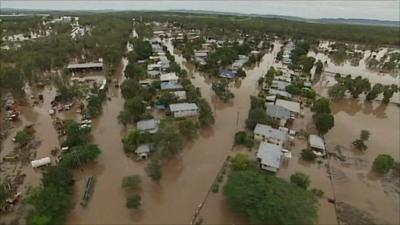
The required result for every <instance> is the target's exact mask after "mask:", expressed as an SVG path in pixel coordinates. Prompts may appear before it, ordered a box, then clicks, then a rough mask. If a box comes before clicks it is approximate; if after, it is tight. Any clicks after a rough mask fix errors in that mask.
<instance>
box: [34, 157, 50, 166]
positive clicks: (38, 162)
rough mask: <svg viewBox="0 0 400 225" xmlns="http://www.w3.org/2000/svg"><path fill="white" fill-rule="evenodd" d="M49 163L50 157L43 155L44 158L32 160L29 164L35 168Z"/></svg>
mask: <svg viewBox="0 0 400 225" xmlns="http://www.w3.org/2000/svg"><path fill="white" fill-rule="evenodd" d="M50 163H51V160H50V157H45V158H41V159H37V160H33V161H32V162H31V165H32V167H33V168H36V167H40V166H44V165H47V164H50Z"/></svg>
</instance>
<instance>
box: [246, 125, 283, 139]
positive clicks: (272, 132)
mask: <svg viewBox="0 0 400 225" xmlns="http://www.w3.org/2000/svg"><path fill="white" fill-rule="evenodd" d="M254 134H260V135H262V136H265V137H266V138H274V139H277V140H281V141H286V140H287V132H286V131H283V130H278V129H274V128H272V127H271V126H268V125H264V124H260V123H257V125H256V128H254Z"/></svg>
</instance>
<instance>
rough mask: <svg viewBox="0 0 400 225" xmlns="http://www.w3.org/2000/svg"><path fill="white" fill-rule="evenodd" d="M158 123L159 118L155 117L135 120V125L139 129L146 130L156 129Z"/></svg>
mask: <svg viewBox="0 0 400 225" xmlns="http://www.w3.org/2000/svg"><path fill="white" fill-rule="evenodd" d="M159 124H160V120H156V119H149V120H140V121H138V122H137V124H136V127H137V128H138V129H139V130H140V131H146V130H153V129H158V125H159Z"/></svg>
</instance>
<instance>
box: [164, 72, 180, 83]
mask: <svg viewBox="0 0 400 225" xmlns="http://www.w3.org/2000/svg"><path fill="white" fill-rule="evenodd" d="M178 79H179V77H177V76H176V74H175V73H166V74H161V75H160V80H161V82H163V81H170V80H178Z"/></svg>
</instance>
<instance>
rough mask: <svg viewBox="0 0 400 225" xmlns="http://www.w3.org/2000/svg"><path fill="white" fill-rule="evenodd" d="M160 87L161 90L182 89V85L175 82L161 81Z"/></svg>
mask: <svg viewBox="0 0 400 225" xmlns="http://www.w3.org/2000/svg"><path fill="white" fill-rule="evenodd" d="M160 88H161V90H162V91H173V90H182V89H183V86H182V85H181V84H179V83H175V82H161V84H160Z"/></svg>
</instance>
